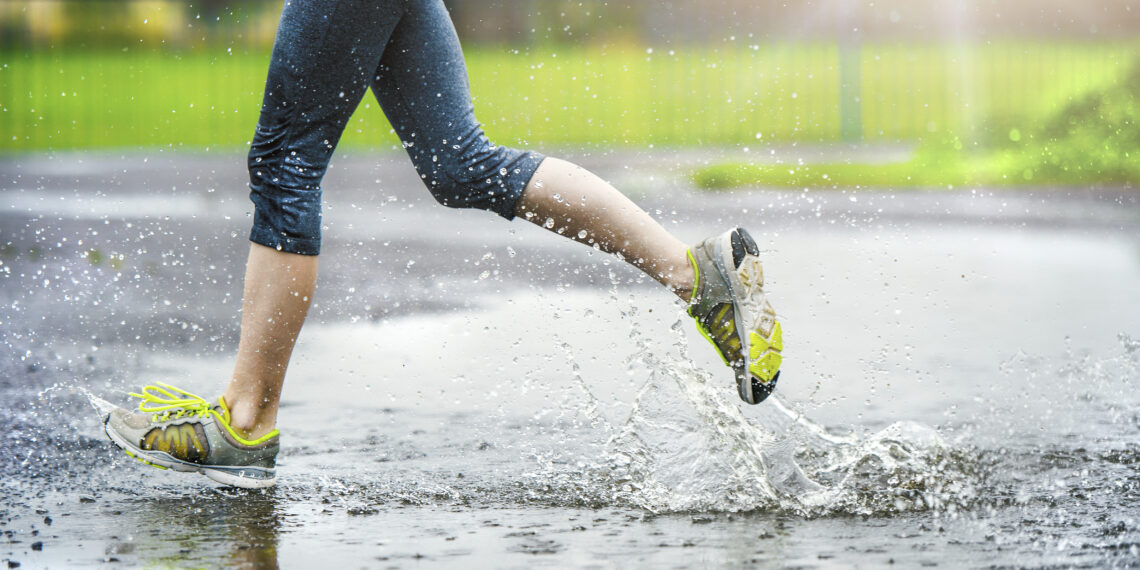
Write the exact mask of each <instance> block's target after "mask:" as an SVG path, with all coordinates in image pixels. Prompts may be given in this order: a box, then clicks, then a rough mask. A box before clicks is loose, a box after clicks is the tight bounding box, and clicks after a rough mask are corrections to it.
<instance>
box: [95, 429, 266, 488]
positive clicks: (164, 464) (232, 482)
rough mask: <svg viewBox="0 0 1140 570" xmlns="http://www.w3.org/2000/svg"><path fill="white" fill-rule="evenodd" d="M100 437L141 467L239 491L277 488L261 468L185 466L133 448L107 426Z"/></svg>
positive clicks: (166, 456)
mask: <svg viewBox="0 0 1140 570" xmlns="http://www.w3.org/2000/svg"><path fill="white" fill-rule="evenodd" d="M103 433H105V434H107V437H108V438H110V440H111V443H114V444H115V445H116V446H117V447H118V448H119V449H122V450H123V451H124V452H125V453H126V454H127V455H129V456H131V457H133V458H134V459H137V460H138V461H140V462H141V463H144V464H146V465H149V466H151V467H156V468H158V469H169V470H171V471H178V472H180V473H201V474H203V475H205V476H206V477H209V478H210V479H211V480H213V481H216V482H218V483H221V484H223V485H229V486H231V487H241V488H242V489H264V488H266V487H272V486H273V485H275V484H277V476H276V474H275V473H273V472H272V471H270V470H268V469H265V468H261V467H225V466H222V465H198V464H196V463H188V462H186V461H182V460H181V459H178V458H177V457H174V456H172V455H170V454H169V453H166V452H164V451H146V450H143V449H139V448H138V447H136V446H134V445H132V444H131V443H130V442H128V441H127V440H125V439H123V437H122V436H120V435H119V434H118V433H116V432H114V431H111V429H110V428H109V427H108V425H107V422H106V421H104V422H103ZM248 472H252V473H262V474H265V475H266V476H262V477H249V476H244V475H243V474H244V473H248Z"/></svg>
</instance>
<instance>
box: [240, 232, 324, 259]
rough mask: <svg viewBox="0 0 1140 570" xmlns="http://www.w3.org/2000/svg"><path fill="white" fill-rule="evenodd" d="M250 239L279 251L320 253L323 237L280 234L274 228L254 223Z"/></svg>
mask: <svg viewBox="0 0 1140 570" xmlns="http://www.w3.org/2000/svg"><path fill="white" fill-rule="evenodd" d="M249 241H252V242H253V243H256V244H260V245H264V246H265V247H271V248H273V249H276V250H277V251H284V252H286V253H296V254H299V255H319V254H320V253H321V238H319V237H318V238H297V237H289V236H283V235H279V234H277V233H276V232H274V231H273V230H272V229H270V228H267V227H262V226H258V225H254V226H253V229H252V230H250V232H249Z"/></svg>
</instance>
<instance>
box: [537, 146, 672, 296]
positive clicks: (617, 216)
mask: <svg viewBox="0 0 1140 570" xmlns="http://www.w3.org/2000/svg"><path fill="white" fill-rule="evenodd" d="M515 213H516V214H518V215H520V216H523V217H524V218H525V219H527V220H529V221H531V222H533V223H535V224H537V225H540V226H542V227H544V228H546V229H548V230H550V231H553V232H557V233H559V234H562V235H565V236H567V237H569V238H570V239H572V240H574V241H578V242H581V243H584V244H587V245H591V246H592V245H594V244H597V245H598V247H599V248H601V250H602V251H605V252H608V253H616V254H618V255H620V256H621V257H622V258H623V259H624V260H625V261H627V262H629V263H631V264H633V265H634V266H635V267H637V268H638V269H640V270H642V271H644V272H645V273H646V274H648V275H649V276H650V277H653V278H654V279H656V280H657V281H658V282H660V283H661V284H662V285H664V286H666V287H668V288H669V289H670V290H671V291H673V293H674V294H676V295H677V296H678V297H680V298H681V299H682V300H684V301H688V300H689V297H690V296H691V295H692V292H693V279H694V275H693V267H692V265H691V264H690V263H689V258H688V255H687V253H686V252H687V251H688V249H689V248H688V247H687V246H686V245H685V244H683V243H681V242H680V241H679V240H678V239H677V238H675V237H673V236H672V235H671V234H670V233H669V232H668V231H666V230H665V228H663V227H661V224H658V223H657V222H656V221H655V220H654V219H653V218H651V217H649V214H647V213H645V211H644V210H642V209H641V208H639V207H638V206H637V204H634V203H633V202H632V201H631V200H630V199H629V198H626V197H625V195H624V194H622V193H621V192H619V191H618V190H617V189H615V188H614V187H613V186H610V185H609V184H608V183H607V182H606V181H604V180H602V179H601V178H598V177H597V176H596V175H595V174H593V173H592V172H589V171H588V170H586V169H584V168H582V167H579V166H576V165H574V164H571V163H569V162H566V161H565V160H559V159H557V158H547V159H546V160H544V161H542V164H541V165H540V166H539V167H538V170H537V171H536V172H535V173H534V177H532V178H531V180H530V183H529V184H527V187H526V190H524V191H523V195H522V199H521V200H519V205H518V206H517V209H516V212H515Z"/></svg>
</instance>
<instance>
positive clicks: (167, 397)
mask: <svg viewBox="0 0 1140 570" xmlns="http://www.w3.org/2000/svg"><path fill="white" fill-rule="evenodd" d="M131 396H134V397H136V398H141V399H142V403H140V404H139V412H130V411H127V410H124V409H123V408H115V409H114V410H111V412H110V413H109V414H107V416H106V417H105V418H104V419H103V430H104V431H105V432H106V433H107V437H109V438H111V441H112V442H113V443H114V444H115V445H117V446H119V447H120V448H122V450H123V451H125V452H127V455H130V456H131V457H134V458H135V459H138V460H139V461H142V462H143V463H146V464H147V465H151V466H154V467H158V468H159V469H173V470H175V471H184V472H191V473H193V472H198V473H202V474H203V475H205V476H207V477H209V478H210V479H213V480H214V481H217V482H218V483H222V484H223V485H232V486H234V487H244V488H246V489H258V488H262V487H270V486H272V485H273V484H274V483H276V481H277V450H278V449H279V444H278V439H279V438H278V435H279V433H278V431H277V430H273V431H272V432H270V433H268V434H266V435H264V436H262V437H260V438H257V439H255V440H247V439H245V438H243V437H242V436H241V435H239V434H238V433H237V432H236V431H234V428H233V427H231V426H230V410H229V408H227V407H226V402H225V400H224V399H223V398H221V397H219V398H218V402H217V403H216V404H213V405H211V404H210V403H209V402H207V401H206V400H205V399H203V398H201V397H200V396H196V395H194V394H191V393H189V392H187V391H185V390H182V389H179V388H175V387H174V386H171V385H170V384H163V383H161V382H160V383H159V384H158V386H147V387H145V388H143V390H142V394H135V393H131Z"/></svg>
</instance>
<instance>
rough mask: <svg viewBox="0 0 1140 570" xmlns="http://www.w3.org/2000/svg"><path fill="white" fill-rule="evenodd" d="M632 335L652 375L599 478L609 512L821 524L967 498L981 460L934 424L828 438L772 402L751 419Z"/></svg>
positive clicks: (718, 387)
mask: <svg viewBox="0 0 1140 570" xmlns="http://www.w3.org/2000/svg"><path fill="white" fill-rule="evenodd" d="M678 327H679V326H678V325H675V327H674V328H675V329H676V328H678ZM631 339H632V340H633V341H634V343H635V344H636V345H637V347H638V350H637V351H636V352H635V357H633V358H634V359H635V360H640V362H641V363H642V364H643V365H644V366H645V367H646V368H647V369H648V370H649V378H648V380H647V381H646V383H645V384H644V385H643V386H642V388H641V390H640V392H639V394H638V396H637V398H636V401H635V403H634V405H633V407H632V409H631V411H630V414H629V418H628V419H627V421H626V422H625V423H624V424H623V425H621V427H620V428H618V429H617V430H616V432H615V433H614V434H613V435H612V436H611V437H610V439H609V441H608V442H607V444H606V446H605V456H606V460H605V465H604V468H601V469H598V470H597V471H598V472H602V473H605V474H606V478H607V480H608V481H607V482H608V484H609V486H610V488H611V489H612V496H613V501H614V502H615V503H617V504H628V505H632V506H636V507H638V508H642V509H645V510H648V511H650V512H655V513H659V512H692V511H702V512H708V511H713V512H739V511H754V510H781V511H789V512H793V513H797V514H800V515H805V516H818V515H829V514H889V513H895V512H901V511H914V510H943V509H955V508H958V507H964V506H968V505H970V504H972V502H973V501H974V500H975V499H976V496H977V491H976V490H975V489H976V485H977V484H978V482H979V481H980V479H981V477H982V475H983V469H982V468H981V464H980V462H979V461H978V458H977V457H976V455H974V454H971V453H970V452H969V451H964V450H956V449H954V448H952V447H951V446H948V445H947V444H946V443H945V442H944V441H943V439H942V438H941V436H939V434H938V432H937V431H936V430H934V429H933V428H930V427H928V426H924V425H921V424H918V423H914V422H899V423H895V424H893V425H891V426H889V427H887V428H886V429H884V430H882V431H880V432H878V433H875V434H873V435H870V436H866V437H862V438H860V437H856V436H837V435H833V434H831V433H829V432H828V431H827V430H826V429H825V428H824V427H823V426H820V425H819V424H816V423H814V422H812V421H811V420H809V419H807V418H806V417H804V416H802V415H801V414H798V413H796V412H794V411H793V410H791V409H790V408H789V407H788V406H786V405H785V404H784V403H783V402H781V401H780V400H779V399H778V398H777V397H772V398H770V399H769V401H768V402H765V404H763V406H764V412H765V413H764V414H763V416H762V419H761V420H757V421H753V420H750V419H749V418H747V417H746V416H745V415H744V414H743V413H742V411H741V409H740V405H738V403H737V402H735V401H731V402H730V401H729V396H731V395H732V394H734V392H733V391H732V390H726V389H725V387H724V386H723V384H724V382H723V381H719V380H717V379H714V377H713V376H711V375H710V374H709V373H708V372H705V371H703V370H700V369H697V368H696V367H694V366H693V365H692V364H691V362H690V360H689V359H688V358H687V356H686V355H685V352H684V351H685V348H684V346H683V345H682V344H678V346H677V349H678V350H677V351H672V352H669V353H666V354H662V353H661V352H662V351H654V350H650V346H649V344H648V342H647V341H646V340H645V339H644V338H643V337H642V336H641V335H640V334H638V333H637V332H636V330H635V331H634V332H633V333H631Z"/></svg>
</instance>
